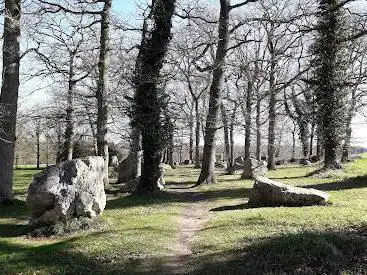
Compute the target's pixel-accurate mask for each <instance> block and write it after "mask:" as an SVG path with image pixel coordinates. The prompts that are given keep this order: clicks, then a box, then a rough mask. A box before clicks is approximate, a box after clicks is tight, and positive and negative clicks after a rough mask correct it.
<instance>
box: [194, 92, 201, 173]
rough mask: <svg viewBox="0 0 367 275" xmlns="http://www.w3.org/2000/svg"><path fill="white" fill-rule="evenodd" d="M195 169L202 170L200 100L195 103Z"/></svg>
mask: <svg viewBox="0 0 367 275" xmlns="http://www.w3.org/2000/svg"><path fill="white" fill-rule="evenodd" d="M195 118H196V126H195V168H197V169H198V168H200V128H201V120H200V119H201V118H200V112H199V100H198V99H197V100H196V101H195Z"/></svg>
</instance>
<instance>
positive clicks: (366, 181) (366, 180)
mask: <svg viewBox="0 0 367 275" xmlns="http://www.w3.org/2000/svg"><path fill="white" fill-rule="evenodd" d="M302 187H304V188H314V189H317V190H322V191H338V190H347V189H355V188H366V187H367V175H365V176H359V177H354V178H348V179H345V180H341V181H335V182H329V183H320V184H310V185H307V186H302Z"/></svg>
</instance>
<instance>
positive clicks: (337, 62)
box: [312, 0, 347, 169]
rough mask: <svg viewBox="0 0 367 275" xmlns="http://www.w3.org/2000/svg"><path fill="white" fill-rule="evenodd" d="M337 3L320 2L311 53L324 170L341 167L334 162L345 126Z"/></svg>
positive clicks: (339, 3) (342, 54)
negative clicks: (322, 146) (312, 53)
mask: <svg viewBox="0 0 367 275" xmlns="http://www.w3.org/2000/svg"><path fill="white" fill-rule="evenodd" d="M342 6H343V4H342V1H341V0H320V2H319V10H320V18H319V22H318V25H317V31H318V37H317V39H316V41H315V44H314V47H313V52H314V54H315V59H314V61H313V64H312V65H313V67H314V68H315V72H314V83H315V84H314V90H315V94H316V103H317V107H318V110H317V120H318V124H319V131H320V134H321V137H322V141H323V145H324V149H325V162H324V169H340V168H342V166H341V164H340V162H339V160H338V150H339V149H340V145H341V141H342V139H343V134H344V133H345V125H346V113H347V110H346V108H345V107H346V105H347V104H346V95H347V94H346V88H345V84H344V83H345V80H344V76H345V64H346V60H345V58H346V57H345V56H346V54H345V45H344V44H345V43H344V42H342V41H343V39H344V38H345V35H344V34H345V30H344V28H345V26H346V25H347V24H344V13H343V10H342Z"/></svg>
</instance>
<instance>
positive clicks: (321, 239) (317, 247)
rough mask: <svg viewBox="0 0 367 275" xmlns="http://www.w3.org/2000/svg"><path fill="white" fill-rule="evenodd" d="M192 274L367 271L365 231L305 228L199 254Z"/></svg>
mask: <svg viewBox="0 0 367 275" xmlns="http://www.w3.org/2000/svg"><path fill="white" fill-rule="evenodd" d="M195 262H196V265H197V266H199V267H198V268H196V269H195V270H194V271H193V272H192V273H193V274H342V273H343V274H344V273H348V274H366V272H367V239H366V237H365V235H363V233H362V232H358V231H349V230H346V231H345V232H305V233H299V234H285V235H282V236H278V237H273V238H264V239H262V240H259V241H256V242H252V243H250V244H249V245H246V246H244V247H243V248H242V249H239V250H232V251H225V252H220V253H217V254H211V255H207V256H202V257H197V258H196V259H195Z"/></svg>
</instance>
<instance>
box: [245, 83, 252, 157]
mask: <svg viewBox="0 0 367 275" xmlns="http://www.w3.org/2000/svg"><path fill="white" fill-rule="evenodd" d="M251 113H252V83H251V81H250V80H248V84H247V96H246V115H245V125H246V126H245V128H246V133H245V159H248V158H250V157H251V155H250V149H251Z"/></svg>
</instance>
